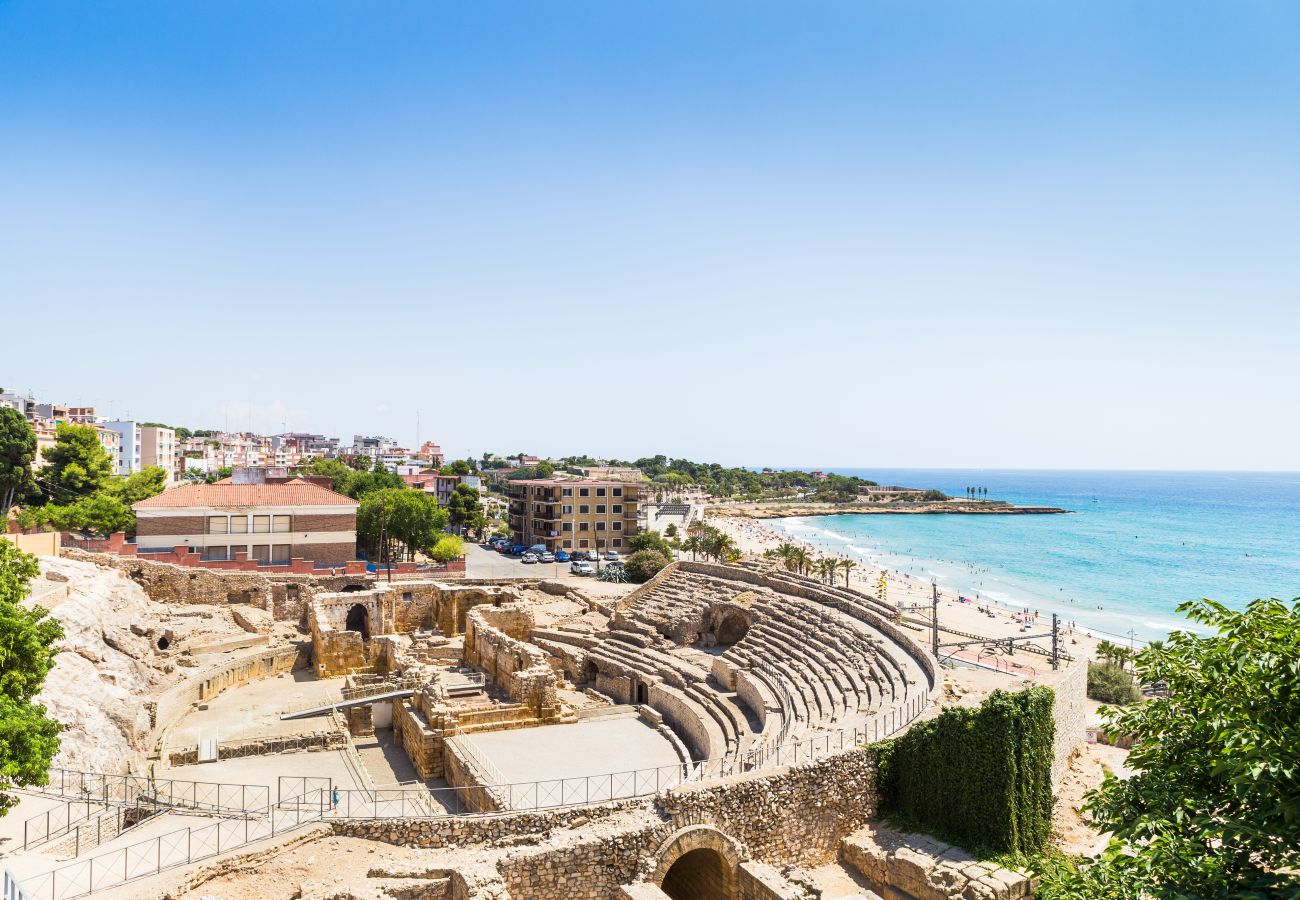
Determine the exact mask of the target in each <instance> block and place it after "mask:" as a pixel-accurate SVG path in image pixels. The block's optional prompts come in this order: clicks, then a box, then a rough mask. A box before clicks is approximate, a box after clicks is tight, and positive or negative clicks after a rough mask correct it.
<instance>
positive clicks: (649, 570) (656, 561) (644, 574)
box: [625, 550, 668, 584]
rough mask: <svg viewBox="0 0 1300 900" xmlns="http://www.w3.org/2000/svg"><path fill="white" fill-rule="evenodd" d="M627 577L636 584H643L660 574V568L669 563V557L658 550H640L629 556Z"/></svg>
mask: <svg viewBox="0 0 1300 900" xmlns="http://www.w3.org/2000/svg"><path fill="white" fill-rule="evenodd" d="M625 565H626V566H627V577H628V579H629V580H631V581H633V582H635V583H636V584H642V583H644V582H647V581H649V580H650V579H651V578H654V577H655V575H657V574H659V570H660V569H662V568H663V567H664V566H666V565H668V557H666V556H664V555H663V554H662V553H660V552H659V551H658V550H638V551H637V552H636V553H633V554H632V555H631V556H629V557H628V558H627V562H626V563H625Z"/></svg>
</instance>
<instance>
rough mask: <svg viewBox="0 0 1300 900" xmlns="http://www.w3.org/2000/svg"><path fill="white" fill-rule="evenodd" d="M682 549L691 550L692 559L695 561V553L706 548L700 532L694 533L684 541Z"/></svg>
mask: <svg viewBox="0 0 1300 900" xmlns="http://www.w3.org/2000/svg"><path fill="white" fill-rule="evenodd" d="M682 549H683V550H689V551H691V561H692V562H694V561H695V554H696V553H697V552H698V551H700V550H703V549H704V542H703V541H702V540H700V536H699V535H698V534H692V535H691V536H690V537H688V538H687V539H686V540H684V541H682Z"/></svg>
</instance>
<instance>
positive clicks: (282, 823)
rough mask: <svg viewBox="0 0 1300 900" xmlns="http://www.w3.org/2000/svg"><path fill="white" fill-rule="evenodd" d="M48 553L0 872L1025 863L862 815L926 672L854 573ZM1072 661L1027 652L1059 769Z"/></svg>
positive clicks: (239, 887)
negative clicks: (1053, 695)
mask: <svg viewBox="0 0 1300 900" xmlns="http://www.w3.org/2000/svg"><path fill="white" fill-rule="evenodd" d="M43 570H44V575H45V581H43V582H42V583H41V585H40V587H39V589H38V590H37V591H36V592H35V595H34V597H33V600H34V601H35V602H40V603H42V604H43V605H45V606H47V607H49V608H51V609H52V611H53V613H54V615H56V616H58V617H60V618H61V619H63V620H64V621H65V628H68V630H69V635H70V637H69V639H68V641H65V648H64V652H62V653H60V655H59V663H58V665H56V669H55V672H54V673H52V676H51V679H50V681H49V682H48V683H47V686H46V690H45V691H44V692H43V694H42V698H43V699H44V700H45V701H46V702H47V703H49V704H50V705H51V709H52V710H53V711H54V712H55V713H56V714H57V715H60V717H61V718H62V717H64V715H66V717H67V721H68V722H69V729H68V732H67V734H66V735H65V740H64V748H63V750H62V751H61V754H60V757H59V759H58V760H56V765H59V766H60V768H57V769H56V770H54V771H53V772H52V773H51V780H50V784H49V786H48V787H45V788H41V789H32V790H29V791H24V792H22V793H21V795H20V796H21V802H20V804H19V806H18V807H17V808H16V809H14V810H11V812H10V814H9V815H8V816H6V817H5V818H4V819H0V842H3V843H0V850H3V852H4V854H5V857H6V858H5V861H4V865H5V868H6V891H10V890H12V893H7V894H6V895H5V896H6V898H8V897H10V896H13V897H32V898H49V900H60V898H65V897H75V896H83V895H86V894H88V893H95V894H96V895H101V894H102V895H103V896H110V897H136V896H139V897H163V896H171V897H182V896H194V897H223V898H233V897H276V896H281V897H321V898H324V897H430V898H447V900H468V898H496V900H505V898H514V900H531V898H536V900H542V898H557V897H572V898H638V900H646V898H654V897H658V898H663V897H672V898H724V900H729V898H735V900H758V898H786V900H793V898H814V897H871V896H884V897H915V898H928V897H949V896H960V897H971V898H975V897H989V898H1002V897H1008V898H1009V897H1018V896H1028V895H1029V893H1030V887H1031V885H1030V883H1029V882H1028V881H1026V880H1025V879H1024V878H1023V877H1021V876H1018V875H1016V874H1014V873H1010V872H1007V871H1006V870H1000V869H996V867H994V866H992V865H990V864H987V863H976V862H975V861H974V860H972V859H971V858H970V857H968V856H965V855H964V854H962V852H961V851H959V850H956V849H955V848H949V847H945V846H942V845H936V844H934V843H933V842H926V841H925V840H924V839H919V838H915V837H912V838H909V837H906V836H901V837H900V836H899V835H898V834H896V833H894V832H891V831H889V830H888V829H887V828H884V827H883V826H882V825H881V824H880V823H879V822H877V821H876V816H877V799H876V790H875V783H874V776H875V761H874V757H873V755H872V751H871V750H870V749H869V748H868V747H867V745H868V744H870V743H871V742H873V741H875V740H877V739H880V738H884V737H886V736H887V735H891V734H894V733H897V732H898V731H900V730H901V729H904V728H906V727H908V726H909V724H911V723H912V722H914V721H916V720H917V719H918V718H921V717H925V716H929V715H932V714H933V713H934V711H935V709H936V707H937V706H938V704H939V702H941V700H942V694H943V690H942V688H943V687H944V679H945V675H944V672H943V670H942V669H940V668H939V667H938V666H937V663H936V660H935V659H934V657H933V656H932V655H931V654H930V653H929V651H928V650H927V649H925V648H924V647H923V646H922V644H921V643H920V642H919V641H918V639H917V635H916V633H915V632H914V631H911V630H909V629H908V628H905V627H902V626H901V625H900V624H899V623H898V621H897V616H896V611H895V610H893V609H891V608H889V607H888V606H886V605H885V604H883V603H881V602H880V601H878V600H877V599H875V598H874V597H872V596H870V595H868V594H865V593H863V592H860V591H858V590H850V589H848V588H843V587H837V586H828V585H826V584H822V583H819V582H816V581H814V580H811V579H807V578H803V577H800V576H796V575H793V574H790V573H788V572H783V571H777V570H774V569H770V568H763V567H759V566H756V565H725V566H724V565H715V564H706V563H696V562H686V561H682V562H677V563H674V564H673V565H671V566H669V567H668V568H666V569H664V570H663V571H662V572H660V573H659V575H658V576H656V577H655V578H654V579H653V580H651V581H650V582H648V583H646V584H644V585H641V586H639V587H636V588H635V589H632V588H631V587H630V586H628V588H627V592H625V593H622V594H621V595H610V594H608V593H598V592H594V591H587V590H585V589H584V585H583V583H581V582H577V581H576V580H555V581H546V580H536V579H534V580H501V581H491V582H489V581H479V580H447V581H436V580H420V579H419V578H415V577H408V578H404V579H402V580H395V581H393V582H391V583H389V582H386V581H377V580H375V579H373V578H371V577H366V576H358V575H346V576H342V575H340V576H332V577H325V578H321V577H314V576H309V575H282V576H262V575H258V574H256V573H220V572H209V571H203V570H198V571H196V570H193V569H180V568H177V567H174V566H170V565H165V564H158V563H151V562H147V561H142V560H138V559H118V558H115V557H109V556H99V555H93V554H86V553H82V552H80V551H66V550H65V551H64V553H63V556H62V557H61V558H59V559H44V560H43ZM79 592H80V593H79ZM88 597H89V598H91V599H92V600H93V601H94V602H89V601H88V600H87V598H88ZM105 598H107V599H105ZM61 610H62V612H61ZM115 617H116V618H115ZM69 621H72V622H73V623H74V627H71V628H69V627H68V625H67V623H68V622H69ZM1082 671H1083V670H1082V668H1081V667H1072V668H1069V669H1066V670H1065V671H1063V672H1062V673H1058V675H1057V676H1056V677H1055V680H1054V681H1053V682H1052V683H1053V686H1054V687H1056V689H1057V701H1056V706H1057V710H1056V714H1057V742H1058V747H1057V757H1058V766H1057V771H1056V773H1055V774H1057V775H1058V776H1059V772H1060V769H1061V767H1062V766H1063V764H1064V761H1065V759H1066V758H1067V757H1068V756H1069V754H1070V753H1071V751H1072V750H1073V749H1074V747H1075V746H1076V745H1077V744H1078V743H1079V742H1081V741H1082V737H1083V735H1082V729H1083V703H1082V694H1083V684H1082V675H1081V673H1082ZM98 706H103V707H104V708H105V710H106V712H105V716H106V717H107V718H103V719H102V720H101V719H94V718H86V714H85V713H84V711H83V712H82V713H78V712H77V710H81V709H83V708H84V707H98Z"/></svg>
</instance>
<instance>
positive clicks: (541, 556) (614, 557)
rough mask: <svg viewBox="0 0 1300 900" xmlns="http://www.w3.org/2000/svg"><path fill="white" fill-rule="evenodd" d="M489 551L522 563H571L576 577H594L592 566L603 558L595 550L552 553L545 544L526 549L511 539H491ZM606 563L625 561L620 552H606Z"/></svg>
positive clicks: (612, 564)
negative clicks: (515, 558)
mask: <svg viewBox="0 0 1300 900" xmlns="http://www.w3.org/2000/svg"><path fill="white" fill-rule="evenodd" d="M483 546H484V547H485V548H486V549H488V550H495V551H496V552H498V553H502V554H505V555H507V556H517V557H519V561H520V562H522V563H527V564H532V563H557V562H567V563H569V564H570V565H569V571H570V572H572V573H573V574H574V575H594V574H596V570H595V569H593V568H592V566H591V564H592V563H594V562H599V561H600V559H601V558H602V557H601V555H600V553H599V552H597V551H595V550H574V551H571V552H570V551H568V550H556V551H555V552H554V553H552V552H551V551H550V550H547V549H546V545H545V544H534V545H533V546H531V547H526V546H524V545H523V544H516V543H514V542H513V541H511V540H510V539H509V538H502V537H498V538H491V539H490V540H489V541H488V542H487V543H486V544H484V545H483ZM604 560H605V563H606V564H607V565H611V566H621V565H623V561H622V560H621V559H619V556H618V551H616V550H606V551H605V556H604Z"/></svg>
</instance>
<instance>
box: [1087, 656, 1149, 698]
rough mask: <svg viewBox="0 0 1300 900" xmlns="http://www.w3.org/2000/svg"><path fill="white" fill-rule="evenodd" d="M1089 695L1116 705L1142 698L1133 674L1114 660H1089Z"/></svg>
mask: <svg viewBox="0 0 1300 900" xmlns="http://www.w3.org/2000/svg"><path fill="white" fill-rule="evenodd" d="M1088 696H1089V698H1091V699H1093V700H1100V701H1101V702H1102V703H1110V704H1113V705H1115V706H1124V705H1125V704H1128V703H1136V702H1137V701H1138V700H1141V699H1142V693H1141V691H1139V690H1138V686H1137V682H1136V681H1134V680H1133V676H1132V675H1131V674H1130V673H1129V671H1128V670H1127V669H1125V668H1124V667H1123V666H1120V665H1117V664H1116V663H1113V662H1091V661H1089V663H1088Z"/></svg>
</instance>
